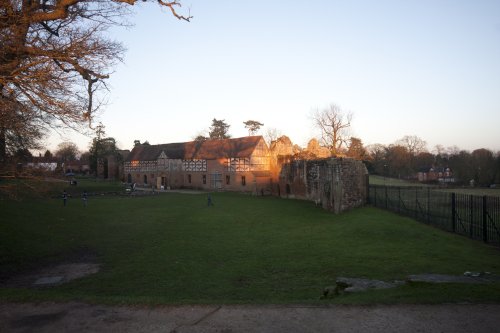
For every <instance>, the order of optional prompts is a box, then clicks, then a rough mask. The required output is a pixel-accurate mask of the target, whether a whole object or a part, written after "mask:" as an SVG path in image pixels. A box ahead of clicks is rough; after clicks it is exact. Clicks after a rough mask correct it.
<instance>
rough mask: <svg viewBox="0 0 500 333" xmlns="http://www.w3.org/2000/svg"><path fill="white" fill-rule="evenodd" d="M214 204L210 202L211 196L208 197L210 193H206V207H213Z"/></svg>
mask: <svg viewBox="0 0 500 333" xmlns="http://www.w3.org/2000/svg"><path fill="white" fill-rule="evenodd" d="M213 205H214V203H213V202H212V196H211V195H210V193H208V197H207V206H208V207H210V206H213Z"/></svg>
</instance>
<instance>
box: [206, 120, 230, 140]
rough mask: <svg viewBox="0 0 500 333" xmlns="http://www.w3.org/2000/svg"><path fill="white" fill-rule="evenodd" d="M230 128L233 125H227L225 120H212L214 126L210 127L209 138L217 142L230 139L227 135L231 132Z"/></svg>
mask: <svg viewBox="0 0 500 333" xmlns="http://www.w3.org/2000/svg"><path fill="white" fill-rule="evenodd" d="M230 126H231V125H228V124H226V121H225V120H224V119H222V120H217V119H215V118H214V119H213V120H212V126H210V131H209V133H208V136H209V138H210V139H216V140H222V139H229V138H230V137H231V136H230V135H229V134H227V132H228V131H229V127H230Z"/></svg>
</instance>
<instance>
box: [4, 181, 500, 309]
mask: <svg viewBox="0 0 500 333" xmlns="http://www.w3.org/2000/svg"><path fill="white" fill-rule="evenodd" d="M78 186H80V185H78ZM212 198H213V201H214V203H215V206H213V207H207V205H206V195H204V194H198V195H196V194H180V193H167V194H161V195H157V196H147V197H118V196H91V197H90V198H89V204H88V207H86V208H85V207H83V203H82V202H81V200H79V199H70V200H69V202H68V206H67V207H63V205H62V200H61V199H37V200H25V201H10V200H1V201H0V211H1V212H2V219H1V220H2V222H0V299H4V300H18V301H27V300H31V301H34V300H82V301H89V302H99V303H140V304H186V303H196V304H202V303H276V304H277V303H314V304H324V303H349V304H355V303H442V302H464V301H469V302H500V283H494V284H488V285H461V284H440V285H432V284H426V283H418V284H411V285H405V286H401V287H398V288H396V289H391V290H380V291H370V292H365V293H358V294H351V295H347V294H346V295H341V296H339V297H337V298H333V299H328V300H319V297H320V295H321V294H322V291H323V288H324V287H326V286H331V285H334V284H335V279H336V278H337V277H339V276H343V277H359V278H372V279H382V280H386V281H389V280H394V279H404V278H405V277H406V276H407V275H409V274H420V273H442V274H463V273H464V272H465V271H478V272H479V271H489V272H492V273H494V274H498V275H500V250H499V249H498V248H494V247H490V246H486V245H484V244H482V243H480V242H477V241H471V240H469V239H466V238H464V237H460V236H457V235H453V234H449V233H446V232H443V231H440V230H438V229H435V228H432V227H429V226H426V225H424V224H421V223H418V222H415V221H413V220H412V219H409V218H405V217H401V216H398V215H395V214H392V213H390V212H386V211H383V210H379V209H376V208H373V207H365V208H361V209H356V210H353V211H350V212H348V213H344V214H341V215H333V214H331V213H328V212H326V211H323V210H322V209H320V208H317V207H315V206H314V204H313V203H311V202H306V201H298V200H285V199H278V198H274V197H252V196H249V195H243V194H234V193H215V194H213V195H212ZM81 253H87V254H89V255H90V257H92V259H93V260H94V261H95V262H98V263H101V264H102V269H101V271H100V272H99V273H97V274H94V275H91V276H88V277H85V278H82V279H79V280H74V281H72V282H70V283H67V284H64V285H60V286H57V287H52V288H39V289H32V288H20V287H17V288H14V287H6V286H5V285H4V284H1V279H3V280H4V281H5V278H6V277H7V276H9V275H12V274H13V273H16V272H17V273H20V272H23V271H29V270H30V269H32V268H33V267H40V266H43V265H46V264H51V263H56V262H68V261H71V260H72V258H75V257H78V256H79V255H80V254H81Z"/></svg>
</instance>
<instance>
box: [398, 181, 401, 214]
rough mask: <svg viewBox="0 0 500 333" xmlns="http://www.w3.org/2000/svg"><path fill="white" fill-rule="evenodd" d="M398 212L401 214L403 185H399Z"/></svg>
mask: <svg viewBox="0 0 500 333" xmlns="http://www.w3.org/2000/svg"><path fill="white" fill-rule="evenodd" d="M398 214H401V187H398Z"/></svg>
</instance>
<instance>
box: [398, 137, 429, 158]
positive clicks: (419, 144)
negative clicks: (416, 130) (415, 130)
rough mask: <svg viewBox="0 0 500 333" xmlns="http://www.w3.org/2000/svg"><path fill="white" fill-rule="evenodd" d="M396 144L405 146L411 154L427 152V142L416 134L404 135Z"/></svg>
mask: <svg viewBox="0 0 500 333" xmlns="http://www.w3.org/2000/svg"><path fill="white" fill-rule="evenodd" d="M396 144H397V145H400V146H403V147H405V148H406V149H407V150H408V153H410V154H411V155H412V156H416V155H418V154H420V153H424V152H427V142H425V141H424V140H422V139H421V138H419V137H418V136H416V135H405V136H404V137H402V138H401V139H399V140H398V141H396Z"/></svg>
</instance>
